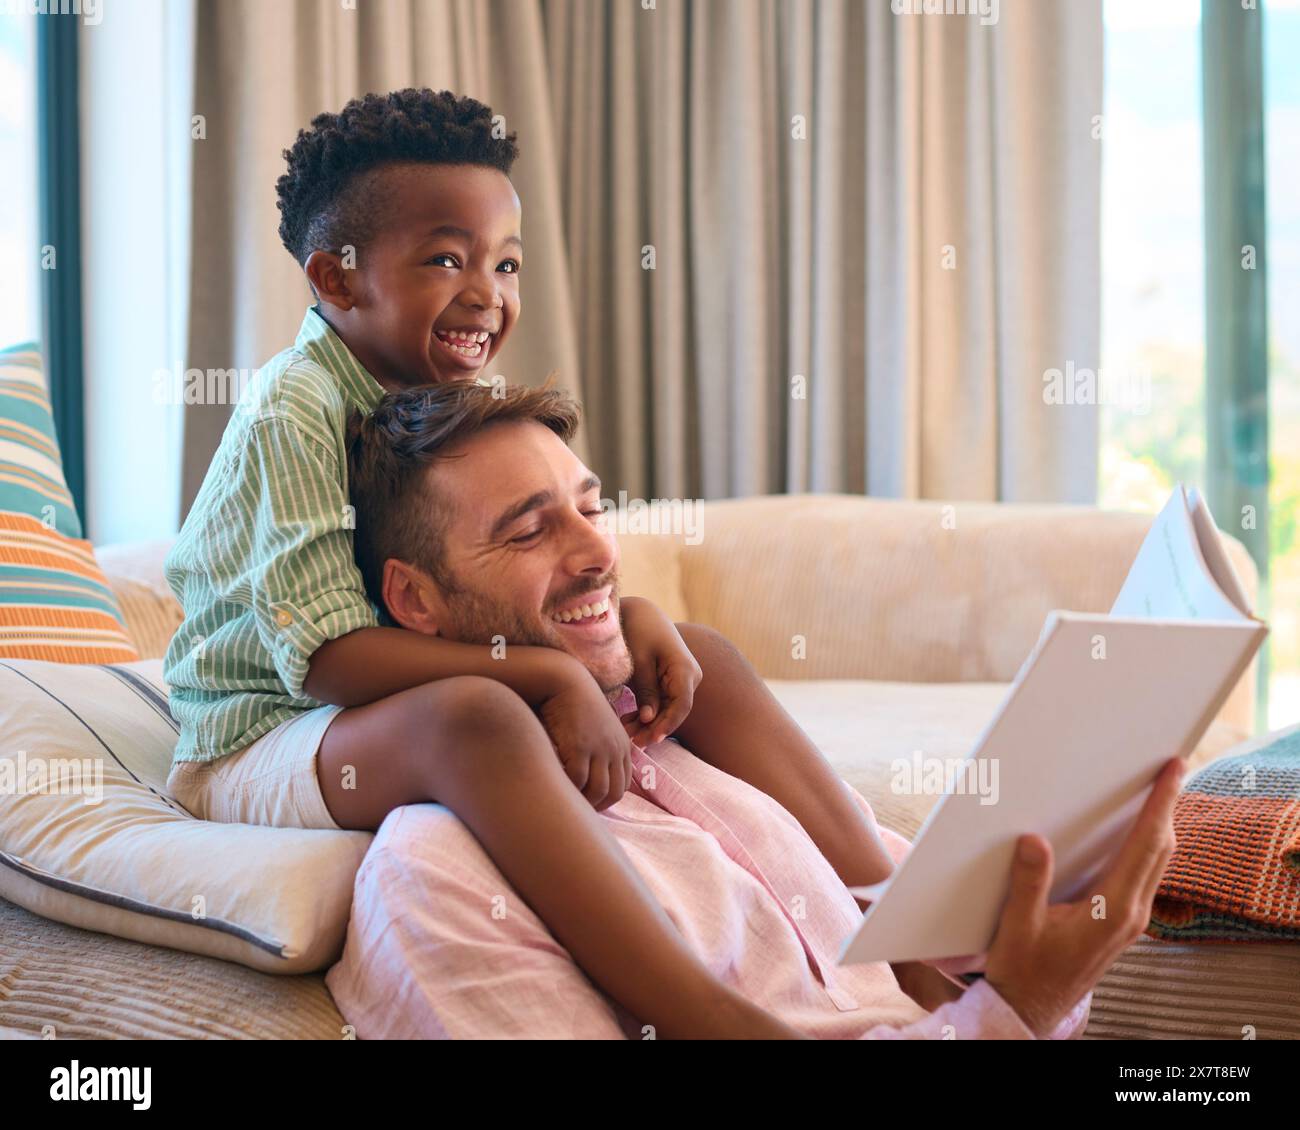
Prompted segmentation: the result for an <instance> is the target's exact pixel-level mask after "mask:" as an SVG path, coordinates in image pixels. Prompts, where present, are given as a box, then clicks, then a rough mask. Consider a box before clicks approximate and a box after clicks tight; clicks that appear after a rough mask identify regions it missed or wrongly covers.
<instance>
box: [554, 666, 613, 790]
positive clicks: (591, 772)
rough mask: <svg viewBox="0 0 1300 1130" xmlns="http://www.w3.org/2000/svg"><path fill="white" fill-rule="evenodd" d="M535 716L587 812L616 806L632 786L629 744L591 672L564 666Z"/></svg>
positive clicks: (581, 668)
mask: <svg viewBox="0 0 1300 1130" xmlns="http://www.w3.org/2000/svg"><path fill="white" fill-rule="evenodd" d="M537 715H538V717H539V718H540V719H541V721H542V725H543V726H545V727H546V733H547V735H548V736H549V737H550V739H551V744H552V745H553V746H555V752H556V755H557V756H558V757H559V759H560V764H561V765H563V766H564V771H565V773H566V774H568V777H569V780H570V781H572V782H573V784H574V786H575V787H576V788H577V789H578V791H579V792H580V793H582V795H583V796H584V797H586V798H587V800H588V802H589V803H590V804H591V806H592V807H593V808H594V809H595V810H596V811H597V812H600V811H601V810H603V809H606V808H608V807H609V806H610V805H611V804H616V803H617V802H618V799H619V798H620V797H621V796H622V795H623V793H624V792H625V791H626V789H627V786H628V785H629V784H630V783H631V780H632V742H631V740H630V739H629V738H628V735H627V734H626V733H625V732H624V730H623V727H622V726H621V725H619V720H618V718H617V717H615V715H614V712H613V711H612V710H611V709H610V708H609V700H608V699H607V698H606V697H605V694H604V692H603V691H602V690H601V689H600V686H599V685H598V684H597V683H596V680H595V679H593V678H592V676H591V672H589V671H588V670H587V669H586V668H585V667H583V666H582V665H581V664H580V663H577V662H576V661H575V662H573V663H572V664H566V665H564V666H563V667H562V668H561V669H560V671H559V673H558V674H557V677H556V682H555V692H554V693H553V694H552V695H550V697H548V698H546V699H545V700H543V701H542V702H541V704H540V705H539V706H538V707H537Z"/></svg>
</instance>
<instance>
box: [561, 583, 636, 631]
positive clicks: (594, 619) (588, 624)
mask: <svg viewBox="0 0 1300 1130" xmlns="http://www.w3.org/2000/svg"><path fill="white" fill-rule="evenodd" d="M551 623H552V624H554V625H555V626H556V627H557V628H560V629H562V630H563V631H564V632H566V633H572V634H573V635H575V636H577V637H578V638H580V639H583V640H585V641H586V642H588V643H600V642H603V641H605V640H608V639H611V638H613V637H614V636H617V635H619V634H621V632H622V630H623V629H622V625H621V624H620V623H619V619H618V608H617V605H616V601H615V600H614V599H613V589H612V587H610V586H606V587H605V588H603V589H597V590H595V591H594V592H590V593H587V594H586V595H584V596H581V597H578V598H577V599H575V600H571V601H566V602H565V603H564V604H563V606H562V607H561V608H559V609H558V610H557V611H555V612H553V613H552V614H551Z"/></svg>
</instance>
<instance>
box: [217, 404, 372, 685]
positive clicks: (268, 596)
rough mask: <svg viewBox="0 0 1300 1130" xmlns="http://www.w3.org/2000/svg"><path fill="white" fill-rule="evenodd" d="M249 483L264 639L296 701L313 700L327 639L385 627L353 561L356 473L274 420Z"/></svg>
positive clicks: (267, 425)
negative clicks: (308, 690)
mask: <svg viewBox="0 0 1300 1130" xmlns="http://www.w3.org/2000/svg"><path fill="white" fill-rule="evenodd" d="M248 443H249V449H248V451H247V452H246V453H245V468H246V471H245V473H246V475H247V477H248V478H249V479H250V480H251V481H248V482H246V483H245V484H243V485H244V486H245V489H247V490H248V492H249V494H250V495H251V494H252V493H253V492H256V502H255V503H254V506H253V512H252V514H251V515H250V520H251V522H252V529H251V530H250V537H251V539H252V545H251V549H250V553H249V585H250V589H251V595H252V606H253V615H254V618H255V619H256V622H257V632H258V636H259V638H260V640H261V642H262V645H263V646H264V647H265V648H266V649H267V650H268V651H269V652H270V654H271V655H272V656H273V658H274V662H275V669H276V671H277V673H278V674H279V676H280V679H281V681H282V682H283V683H284V685H285V688H286V689H287V690H288V692H289V693H290V694H291V695H293V696H294V697H306V696H305V695H304V692H303V682H304V681H305V680H306V678H307V671H308V667H309V660H310V659H311V656H312V654H313V653H314V652H315V651H316V649H317V648H318V647H320V646H321V644H323V643H325V642H326V641H327V640H332V639H337V638H338V637H339V636H345V635H347V634H348V633H349V632H353V631H356V630H357V629H358V628H370V627H376V626H377V625H378V618H377V617H376V614H375V607H374V605H373V604H371V602H370V598H369V597H368V596H367V595H366V589H365V582H364V581H363V580H362V577H361V571H360V570H359V569H358V568H357V566H356V563H355V561H354V559H353V556H352V554H353V529H354V528H355V525H356V523H355V521H354V520H353V517H352V515H353V511H352V508H351V506H350V505H349V503H348V496H347V485H346V484H347V480H346V469H345V468H343V467H340V466H339V460H338V457H337V456H336V455H335V454H334V452H332V451H331V450H330V449H329V448H328V447H326V446H325V445H324V444H322V443H321V442H320V441H319V440H317V439H315V438H313V437H312V436H310V435H309V434H307V433H306V432H305V431H304V430H303V429H302V428H300V427H299V426H298V425H296V424H295V423H293V422H292V421H291V420H287V419H285V418H283V417H279V416H267V417H263V418H262V419H260V420H258V421H257V422H256V423H255V424H254V425H253V426H252V428H250V429H249V438H248Z"/></svg>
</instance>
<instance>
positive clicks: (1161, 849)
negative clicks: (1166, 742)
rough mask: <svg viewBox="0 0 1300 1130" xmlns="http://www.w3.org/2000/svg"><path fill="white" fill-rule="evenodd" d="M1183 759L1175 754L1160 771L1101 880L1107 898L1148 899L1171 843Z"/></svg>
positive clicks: (1108, 899)
mask: <svg viewBox="0 0 1300 1130" xmlns="http://www.w3.org/2000/svg"><path fill="white" fill-rule="evenodd" d="M1182 776H1183V763H1182V761H1181V759H1178V758H1175V759H1174V760H1172V761H1170V762H1169V763H1168V764H1166V765H1165V767H1164V768H1163V769H1162V770H1161V771H1160V774H1159V776H1157V777H1156V781H1155V785H1154V786H1153V787H1152V789H1151V793H1150V795H1149V796H1148V797H1147V799H1146V803H1145V804H1144V805H1143V806H1142V811H1141V812H1139V813H1138V817H1137V819H1136V820H1135V821H1134V822H1133V827H1132V828H1130V829H1129V833H1128V836H1127V838H1126V839H1125V840H1124V844H1123V846H1122V847H1121V848H1120V850H1119V853H1118V854H1117V855H1116V857H1115V862H1114V863H1112V864H1111V867H1110V871H1109V872H1108V873H1107V875H1106V878H1105V880H1104V881H1103V882H1102V890H1103V891H1104V893H1105V895H1106V898H1107V901H1108V902H1111V901H1113V900H1115V899H1125V898H1138V899H1142V900H1145V901H1150V899H1151V897H1152V896H1153V895H1154V894H1155V891H1156V887H1157V886H1159V883H1160V876H1161V875H1162V874H1163V872H1164V869H1165V864H1166V863H1168V862H1169V855H1170V853H1171V850H1172V847H1173V827H1172V822H1173V814H1174V805H1175V804H1177V803H1178V791H1179V789H1180V788H1181V787H1182Z"/></svg>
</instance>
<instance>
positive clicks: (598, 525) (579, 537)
mask: <svg viewBox="0 0 1300 1130" xmlns="http://www.w3.org/2000/svg"><path fill="white" fill-rule="evenodd" d="M568 539H569V541H568V545H567V551H566V564H567V566H568V568H569V571H570V572H571V573H573V574H574V575H577V574H579V573H596V574H603V573H608V572H609V571H610V570H611V569H612V568H613V567H614V566H615V565H616V564H617V563H618V546H617V544H616V543H615V541H614V536H613V534H612V533H611V532H610V530H609V529H608V528H607V526H606V516H605V514H604V513H603V512H602V514H601V516H600V517H599V518H594V517H591V516H588V515H586V514H583V513H582V512H581V511H579V510H576V509H575V510H573V511H571V512H570V518H569V522H568Z"/></svg>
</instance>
